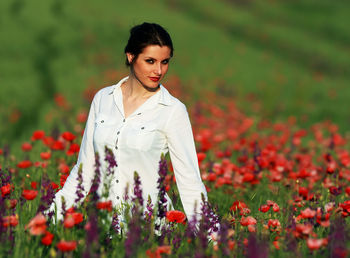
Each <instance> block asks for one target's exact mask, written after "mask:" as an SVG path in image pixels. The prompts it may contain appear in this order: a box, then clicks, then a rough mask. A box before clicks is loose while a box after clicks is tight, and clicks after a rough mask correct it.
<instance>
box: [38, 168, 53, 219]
mask: <svg viewBox="0 0 350 258" xmlns="http://www.w3.org/2000/svg"><path fill="white" fill-rule="evenodd" d="M41 181H42V186H41V190H40V191H41V198H40V204H39V207H38V209H37V211H36V213H39V212H44V211H45V210H47V209H48V208H49V207H50V206H51V204H52V202H53V200H54V198H55V190H54V189H53V187H52V185H51V183H50V180H49V179H48V177H47V175H46V174H43V177H42V180H41ZM47 215H48V219H49V220H51V218H52V217H53V215H54V211H50V212H49V213H48V214H47Z"/></svg>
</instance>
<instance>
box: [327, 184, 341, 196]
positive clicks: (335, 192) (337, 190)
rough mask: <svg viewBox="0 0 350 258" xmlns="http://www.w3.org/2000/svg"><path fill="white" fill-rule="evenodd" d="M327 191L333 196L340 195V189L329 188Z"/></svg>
mask: <svg viewBox="0 0 350 258" xmlns="http://www.w3.org/2000/svg"><path fill="white" fill-rule="evenodd" d="M328 189H329V192H330V193H331V194H333V195H335V196H337V195H339V194H341V187H335V186H331V187H329V188H328Z"/></svg>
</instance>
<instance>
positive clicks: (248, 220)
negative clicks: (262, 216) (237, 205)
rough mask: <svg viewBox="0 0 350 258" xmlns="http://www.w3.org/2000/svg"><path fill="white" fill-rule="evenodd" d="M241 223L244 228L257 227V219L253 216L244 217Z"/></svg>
mask: <svg viewBox="0 0 350 258" xmlns="http://www.w3.org/2000/svg"><path fill="white" fill-rule="evenodd" d="M240 223H241V225H242V226H249V225H255V224H256V219H254V218H253V217H252V216H248V217H242V218H241V221H240Z"/></svg>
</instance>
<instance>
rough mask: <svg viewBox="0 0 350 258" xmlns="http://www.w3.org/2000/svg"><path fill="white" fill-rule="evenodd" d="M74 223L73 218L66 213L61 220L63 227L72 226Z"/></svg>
mask: <svg viewBox="0 0 350 258" xmlns="http://www.w3.org/2000/svg"><path fill="white" fill-rule="evenodd" d="M74 225H75V221H74V218H73V217H72V216H71V215H67V216H66V218H65V219H64V221H63V226H64V227H65V228H72V227H74Z"/></svg>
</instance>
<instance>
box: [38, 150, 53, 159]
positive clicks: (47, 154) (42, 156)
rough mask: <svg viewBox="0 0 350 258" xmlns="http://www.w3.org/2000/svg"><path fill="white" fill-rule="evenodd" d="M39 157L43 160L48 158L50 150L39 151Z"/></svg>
mask: <svg viewBox="0 0 350 258" xmlns="http://www.w3.org/2000/svg"><path fill="white" fill-rule="evenodd" d="M40 158H41V159H43V160H48V159H50V158H51V152H49V151H48V152H41V153H40Z"/></svg>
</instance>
